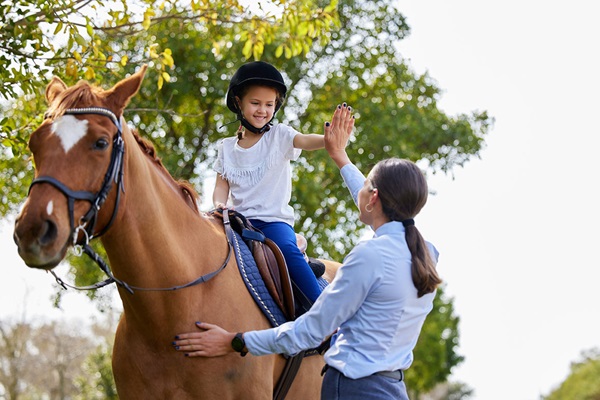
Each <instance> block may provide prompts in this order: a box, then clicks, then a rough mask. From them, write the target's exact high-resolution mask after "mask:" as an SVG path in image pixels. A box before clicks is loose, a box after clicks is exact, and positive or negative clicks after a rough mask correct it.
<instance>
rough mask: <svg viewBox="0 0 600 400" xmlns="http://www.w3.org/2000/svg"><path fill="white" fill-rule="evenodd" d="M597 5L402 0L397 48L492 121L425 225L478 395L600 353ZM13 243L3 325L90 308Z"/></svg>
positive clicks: (530, 397)
mask: <svg viewBox="0 0 600 400" xmlns="http://www.w3.org/2000/svg"><path fill="white" fill-rule="evenodd" d="M595 3H596V2H594V1H589V0H585V1H584V0H572V1H570V2H562V1H561V2H559V1H548V0H547V1H542V0H530V1H522V0H521V1H515V0H508V1H504V2H490V1H476V0H455V1H447V0H432V1H430V0H400V1H399V3H398V4H399V5H400V7H399V8H400V10H401V12H402V13H403V14H404V15H406V16H407V18H408V23H409V25H410V26H411V27H412V35H411V36H410V38H409V39H407V40H404V41H402V42H401V43H400V50H401V52H402V54H403V55H404V56H405V57H407V58H410V59H411V64H412V65H413V67H414V68H415V69H416V70H417V71H419V72H424V71H426V70H427V71H429V73H430V75H431V76H432V77H433V78H434V79H435V80H436V81H437V82H438V85H439V86H440V87H441V88H442V89H443V90H444V95H443V98H442V101H441V103H440V106H441V107H442V108H443V109H444V110H445V111H447V112H448V113H450V114H456V113H468V112H470V111H472V110H488V111H489V112H490V114H491V115H492V116H494V117H495V118H496V124H495V127H494V129H493V130H492V132H491V134H490V135H489V136H488V139H487V148H486V150H484V151H483V152H482V155H481V160H474V161H471V162H469V163H468V164H467V165H466V166H465V167H464V168H463V169H458V170H456V171H455V179H454V180H452V179H451V178H449V177H445V176H433V177H431V179H430V186H431V188H432V189H433V190H435V191H436V192H437V195H436V196H435V197H431V198H430V200H429V203H428V205H427V206H426V207H425V209H424V210H423V211H422V214H421V215H420V216H419V217H418V218H417V224H418V226H419V227H420V229H421V231H422V232H423V234H424V235H425V236H426V237H427V239H429V240H430V241H432V242H434V243H435V244H436V246H437V247H438V248H439V250H440V252H441V256H440V257H441V258H440V264H439V270H440V272H441V274H442V276H443V278H444V279H445V281H446V283H447V293H448V294H450V295H451V296H453V297H454V304H455V307H456V312H457V314H458V315H459V316H460V318H461V322H460V332H461V346H460V349H459V351H460V353H461V354H462V355H464V356H465V357H466V360H465V362H464V363H463V364H462V365H461V366H460V367H458V368H457V369H456V370H455V371H454V374H453V377H452V379H453V380H460V381H462V382H465V383H466V384H468V385H469V386H471V387H473V388H474V389H475V391H476V392H475V399H477V400H496V399H497V400H500V399H502V400H504V399H511V400H537V399H539V397H540V395H545V394H548V393H549V392H550V390H551V389H552V388H553V387H554V386H556V385H558V384H559V383H560V382H561V381H562V380H563V379H564V378H565V377H566V376H567V374H568V372H569V364H570V362H572V361H575V360H577V359H578V357H579V354H580V352H581V351H582V350H585V349H589V348H591V347H595V346H596V347H600V318H599V317H598V310H599V309H600V294H599V290H598V289H597V285H598V282H599V281H600V262H599V261H598V260H597V259H596V258H595V257H594V253H593V252H590V251H591V250H593V249H594V248H596V240H597V239H598V234H597V232H596V231H595V229H594V228H596V227H598V226H600V212H599V211H598V209H597V207H598V204H600V191H599V190H598V161H597V160H598V155H597V153H598V150H599V149H600V132H599V128H598V123H597V121H596V116H597V115H600V112H599V111H598V107H599V106H600V102H599V101H598V96H599V93H600V77H599V74H600V54H599V52H598V43H599V39H600V24H599V23H598V22H597V18H598V16H599V15H600V5H595ZM358 123H360V121H358ZM11 235H12V221H11V222H9V223H2V224H0V277H1V279H0V318H6V317H7V316H11V317H15V316H17V317H18V316H20V315H22V314H23V312H24V310H25V313H26V316H27V318H28V319H31V318H36V317H39V316H52V317H56V318H58V317H60V316H68V317H74V316H75V317H81V318H85V317H86V316H87V315H90V314H94V308H93V306H91V305H90V304H89V302H88V301H87V300H86V298H85V297H84V296H83V295H81V294H77V293H75V292H73V291H68V292H67V295H66V299H65V300H66V301H65V303H64V309H65V311H64V312H62V313H61V312H59V311H55V310H51V308H50V305H51V302H50V300H49V296H50V295H51V293H53V292H54V291H55V290H56V289H55V288H54V286H53V285H52V282H53V279H52V277H51V276H50V275H48V274H45V273H43V272H40V271H32V270H29V269H28V268H27V267H25V266H24V265H23V264H22V262H21V261H20V259H19V258H18V255H17V253H16V248H15V246H14V244H13V242H12V238H11ZM61 271H62V272H63V274H64V268H63V269H62V270H61ZM26 288H28V289H27V290H26Z"/></svg>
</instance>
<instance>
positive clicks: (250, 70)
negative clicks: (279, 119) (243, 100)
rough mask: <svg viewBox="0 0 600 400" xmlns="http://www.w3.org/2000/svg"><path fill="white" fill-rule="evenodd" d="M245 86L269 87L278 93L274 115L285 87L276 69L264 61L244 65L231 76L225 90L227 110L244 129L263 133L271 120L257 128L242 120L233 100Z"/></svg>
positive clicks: (283, 96)
mask: <svg viewBox="0 0 600 400" xmlns="http://www.w3.org/2000/svg"><path fill="white" fill-rule="evenodd" d="M247 84H258V85H265V86H271V87H273V88H275V89H276V90H277V91H278V92H279V100H280V101H277V104H276V105H275V113H277V111H279V108H281V104H282V102H283V99H285V95H286V93H287V87H286V86H285V82H284V81H283V76H281V73H279V71H277V68H275V67H274V66H272V65H271V64H269V63H266V62H264V61H254V62H251V63H247V64H244V65H242V66H241V67H240V68H239V69H238V70H237V71H236V72H235V74H233V77H232V78H231V81H230V82H229V88H228V89H227V96H226V101H227V108H229V109H230V110H231V111H233V112H234V113H235V114H237V117H238V118H237V119H238V120H239V121H240V122H241V123H242V125H243V126H244V127H245V128H246V129H248V130H250V131H251V132H254V133H264V132H266V131H268V130H269V129H270V127H271V122H272V121H273V119H271V121H269V122H268V123H267V124H266V125H265V126H263V127H261V128H257V127H255V126H253V125H251V124H250V123H249V122H248V121H247V120H246V119H245V118H244V116H243V115H242V110H240V108H239V107H238V104H237V101H236V100H235V97H236V96H238V94H239V93H240V91H241V89H242V88H243V87H244V86H245V85H247ZM275 113H273V116H275Z"/></svg>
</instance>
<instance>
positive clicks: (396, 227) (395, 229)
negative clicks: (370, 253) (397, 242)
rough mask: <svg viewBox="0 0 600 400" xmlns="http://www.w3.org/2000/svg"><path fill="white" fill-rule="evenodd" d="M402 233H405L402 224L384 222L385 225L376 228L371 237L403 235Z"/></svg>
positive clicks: (398, 222)
mask: <svg viewBox="0 0 600 400" xmlns="http://www.w3.org/2000/svg"><path fill="white" fill-rule="evenodd" d="M404 231H405V229H404V225H402V222H400V221H390V222H386V223H385V224H383V225H381V226H380V227H379V228H377V230H376V231H375V234H374V235H373V237H378V236H383V235H389V234H393V233H404Z"/></svg>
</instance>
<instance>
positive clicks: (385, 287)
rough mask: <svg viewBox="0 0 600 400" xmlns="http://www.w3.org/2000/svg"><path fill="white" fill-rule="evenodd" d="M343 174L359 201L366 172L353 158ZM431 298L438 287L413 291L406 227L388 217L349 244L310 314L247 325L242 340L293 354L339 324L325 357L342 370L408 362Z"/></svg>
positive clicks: (252, 347) (260, 350)
mask: <svg viewBox="0 0 600 400" xmlns="http://www.w3.org/2000/svg"><path fill="white" fill-rule="evenodd" d="M341 173H342V176H343V178H344V181H345V182H346V185H347V186H348V188H349V190H350V193H351V194H352V197H353V198H354V201H355V202H356V196H357V194H358V191H359V190H360V188H361V187H362V186H363V184H364V181H365V177H364V175H362V173H361V172H360V171H359V170H358V169H357V168H356V167H355V166H354V165H352V164H348V165H346V166H344V167H343V168H342V169H341ZM430 248H431V250H432V254H433V256H434V260H437V251H436V250H435V248H434V247H433V246H430ZM434 297H435V292H434V293H429V294H426V295H424V296H422V297H421V298H417V289H416V288H415V287H414V285H413V283H412V277H411V255H410V251H409V249H408V247H407V244H406V240H405V232H404V226H403V225H402V223H401V222H396V221H393V222H388V223H386V224H384V225H382V226H381V227H379V229H377V230H376V231H375V234H374V236H373V238H372V239H369V240H366V241H363V242H361V243H359V244H358V245H357V246H356V247H355V248H354V249H352V251H351V252H350V253H349V254H348V255H347V256H346V258H345V259H344V263H343V265H342V266H341V267H340V269H339V270H338V272H337V274H336V276H335V279H334V280H333V282H332V283H331V284H330V285H329V286H327V287H326V288H325V290H324V291H323V293H322V294H321V295H320V296H319V298H318V299H317V301H316V302H315V304H314V305H313V306H312V308H311V309H310V310H309V311H308V312H307V313H305V314H304V315H302V316H301V317H299V318H298V319H297V320H295V321H291V322H288V323H285V324H283V325H281V326H279V327H276V328H273V329H267V330H262V331H251V332H246V333H245V334H244V339H245V341H246V346H247V347H248V350H249V351H250V353H252V354H253V355H264V354H273V353H277V354H295V353H298V352H299V351H301V350H304V349H309V348H313V347H316V346H318V345H319V344H320V343H321V342H322V341H323V340H324V339H325V338H326V337H327V336H329V335H331V334H332V333H333V332H334V331H336V329H337V332H336V333H335V334H334V336H333V337H332V341H331V347H330V349H329V350H328V351H327V352H326V353H325V362H326V363H327V364H328V365H330V366H332V367H334V368H336V369H337V370H339V371H340V372H342V373H343V374H344V375H345V376H347V377H349V378H353V379H358V378H362V377H365V376H369V375H372V374H374V373H376V372H379V371H394V370H397V369H407V368H408V367H409V366H410V364H411V363H412V360H413V355H412V350H413V348H414V347H415V345H416V343H417V339H418V337H419V332H420V331H421V327H422V325H423V322H424V321H425V317H426V316H427V314H428V313H429V312H430V311H431V309H432V308H433V299H434Z"/></svg>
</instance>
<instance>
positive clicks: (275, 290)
mask: <svg viewBox="0 0 600 400" xmlns="http://www.w3.org/2000/svg"><path fill="white" fill-rule="evenodd" d="M210 214H211V215H213V216H214V217H217V218H220V219H222V220H223V223H224V224H225V226H226V227H227V225H229V226H230V227H231V229H233V230H234V231H235V232H237V233H238V234H239V235H240V236H241V237H242V239H243V240H244V242H245V243H246V245H247V246H248V248H249V249H250V252H251V253H252V255H253V257H254V261H255V262H256V265H257V267H258V270H259V272H260V275H261V277H262V279H263V281H264V283H265V286H266V287H267V290H268V291H269V294H270V295H271V297H272V298H273V300H274V301H275V302H276V303H277V305H278V306H279V308H280V309H281V310H282V311H283V313H284V315H285V317H286V318H287V319H288V321H291V320H294V319H296V318H297V317H298V316H299V315H301V314H303V313H304V312H306V311H307V310H308V309H309V308H310V305H311V304H310V301H309V300H308V299H307V298H306V296H304V294H303V293H302V292H301V291H300V290H299V289H298V288H297V287H296V285H295V284H294V283H293V282H292V281H291V279H290V275H289V272H288V268H287V264H286V262H285V258H284V257H283V254H282V253H281V250H280V249H279V247H278V246H277V245H276V244H275V242H273V241H272V240H271V239H269V238H267V237H265V235H264V234H263V233H262V232H261V231H260V230H259V229H257V228H255V227H254V226H253V225H252V224H251V223H250V221H248V219H246V217H244V216H243V215H242V214H240V213H239V212H237V211H233V210H223V209H217V210H213V211H211V212H210ZM296 239H297V242H298V245H299V247H300V250H301V252H302V253H303V254H305V251H306V240H305V239H304V237H302V236H301V235H297V237H296ZM306 258H307V261H308V262H309V265H311V268H312V269H313V271H314V272H315V274H318V273H320V274H322V273H323V272H322V271H321V268H320V265H319V264H320V261H318V260H316V259H312V258H310V259H309V258H308V257H306ZM321 265H322V264H321ZM322 269H323V270H324V265H323V268H322Z"/></svg>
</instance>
